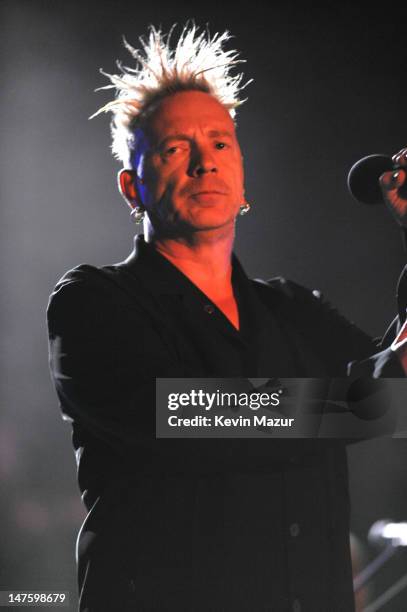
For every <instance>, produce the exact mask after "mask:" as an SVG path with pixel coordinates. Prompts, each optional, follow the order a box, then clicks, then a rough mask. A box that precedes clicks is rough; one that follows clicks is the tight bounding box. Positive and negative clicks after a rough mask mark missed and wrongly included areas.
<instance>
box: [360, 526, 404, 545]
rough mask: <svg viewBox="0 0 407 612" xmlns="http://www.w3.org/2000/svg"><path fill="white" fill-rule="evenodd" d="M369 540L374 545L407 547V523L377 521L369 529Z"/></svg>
mask: <svg viewBox="0 0 407 612" xmlns="http://www.w3.org/2000/svg"><path fill="white" fill-rule="evenodd" d="M368 540H369V542H371V543H372V544H382V543H389V544H391V545H392V546H394V547H395V548H396V547H398V546H407V523H393V522H392V521H389V520H381V521H376V523H373V525H372V526H371V528H370V529H369V534H368Z"/></svg>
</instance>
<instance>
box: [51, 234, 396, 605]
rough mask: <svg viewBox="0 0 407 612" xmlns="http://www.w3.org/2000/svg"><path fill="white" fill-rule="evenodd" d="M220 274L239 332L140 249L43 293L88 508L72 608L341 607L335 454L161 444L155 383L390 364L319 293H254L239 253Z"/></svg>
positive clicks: (288, 287)
mask: <svg viewBox="0 0 407 612" xmlns="http://www.w3.org/2000/svg"><path fill="white" fill-rule="evenodd" d="M232 280H233V286H234V291H235V295H236V298H237V301H238V306H239V314H240V323H241V328H240V331H239V332H237V331H236V329H235V328H234V327H233V326H232V325H231V324H230V322H229V321H228V320H227V318H226V317H225V316H224V315H223V314H222V313H221V312H220V311H219V310H218V309H217V308H216V306H215V305H214V304H211V303H210V302H209V300H208V298H207V297H206V296H205V295H204V294H203V293H202V292H201V291H200V290H199V289H198V288H197V287H196V286H195V285H193V284H192V283H191V282H190V281H189V280H188V279H187V278H186V277H185V276H184V275H183V274H182V273H181V272H180V271H179V270H178V269H177V268H175V267H174V266H173V265H172V264H171V263H170V262H168V261H167V260H166V259H165V258H164V257H162V256H161V255H159V254H158V253H157V252H156V251H155V250H154V249H153V248H152V247H151V246H150V245H148V244H146V243H145V242H144V241H143V239H142V237H138V238H137V239H136V241H135V250H134V252H133V253H132V254H131V255H130V257H129V258H128V259H127V260H126V261H125V262H122V263H120V264H116V265H113V266H105V267H103V268H94V267H92V266H88V265H81V266H78V267H77V268H75V269H74V270H71V271H69V272H68V273H67V274H66V275H65V276H64V277H63V278H62V279H61V281H59V283H58V284H57V286H56V288H55V290H54V292H53V294H52V296H51V299H50V303H49V308H48V324H49V336H50V358H51V373H52V377H53V380H54V383H55V386H56V390H57V393H58V396H59V399H60V402H61V407H62V411H63V414H64V416H65V418H67V419H69V420H71V421H72V425H73V442H74V446H75V449H76V453H77V459H78V465H79V472H78V475H79V485H80V488H81V491H82V492H83V499H84V503H85V505H86V507H87V509H88V511H89V514H88V516H87V519H86V520H85V523H84V525H83V527H82V530H81V532H80V535H79V538H78V569H79V586H80V602H81V603H80V609H81V610H82V611H86V610H87V611H92V612H104V611H112V612H113V611H116V610H120V611H121V610H137V611H138V610H154V611H155V610H160V611H161V610H172V609H176V610H179V611H181V610H185V611H186V610H188V611H195V610H196V611H197V612H198V611H202V612H203V611H205V612H207V611H208V610H214V611H219V612H220V611H229V610H231V611H232V610H233V611H234V612H235V611H239V610H242V611H243V610H245V611H246V610H249V609H251V610H256V611H260V610H272V611H273V612H274V611H275V612H280V611H281V612H283V611H285V610H300V609H301V610H303V611H304V610H309V611H312V612H318V611H321V612H327V611H328V610H329V611H330V612H336V611H338V612H339V611H343V612H350V611H351V610H352V609H353V603H352V602H353V595H352V582H351V568H350V561H349V546H348V536H349V500H348V489H347V466H346V453H345V447H344V444H343V443H342V442H340V441H323V440H268V439H235V440H230V439H228V440H225V439H215V440H212V439H210V440H207V439H204V440H202V439H193V440H179V439H177V440H171V439H170V440H168V439H156V438H155V377H179V378H180V377H276V376H277V377H300V376H301V377H308V376H309V377H325V376H328V377H329V376H345V375H346V374H347V372H348V364H349V363H350V362H352V361H357V362H361V360H366V359H367V360H366V361H362V363H364V364H367V365H365V366H364V368H365V369H366V368H367V370H369V371H370V372H373V371H374V370H376V375H380V374H384V375H387V376H400V375H402V370H401V368H400V366H399V365H398V362H397V359H395V357H394V356H393V355H392V354H391V353H390V352H389V351H386V350H384V351H382V352H380V353H379V356H376V357H373V358H371V357H370V356H371V355H373V354H374V353H377V352H378V347H377V346H376V344H374V342H373V341H372V340H371V339H370V338H369V337H368V336H367V335H366V334H364V333H363V332H362V331H360V330H359V329H357V328H356V327H355V326H354V325H352V324H351V323H349V322H348V321H347V320H346V319H344V318H343V317H341V316H340V315H339V314H338V313H337V312H336V311H335V310H333V309H332V308H331V307H330V306H329V305H328V304H327V303H325V302H324V301H323V300H322V299H321V297H319V295H318V294H317V293H316V292H315V294H314V293H313V292H311V291H309V290H307V289H305V288H303V287H300V286H299V285H296V284H295V283H291V282H288V281H285V280H284V279H273V280H271V281H269V282H267V283H264V282H261V281H250V280H249V279H248V278H247V276H246V275H245V273H244V271H243V270H242V268H241V266H240V264H239V262H238V260H237V259H236V257H235V256H234V258H233V278H232ZM390 341H391V339H390ZM378 363H380V371H379V372H378V371H377V369H378V366H377V364H378Z"/></svg>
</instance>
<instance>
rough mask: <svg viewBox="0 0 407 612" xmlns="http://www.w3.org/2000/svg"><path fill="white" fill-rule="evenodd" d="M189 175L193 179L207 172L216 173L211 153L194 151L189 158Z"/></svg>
mask: <svg viewBox="0 0 407 612" xmlns="http://www.w3.org/2000/svg"><path fill="white" fill-rule="evenodd" d="M190 171H191V174H192V175H193V176H195V177H199V176H202V174H206V173H208V172H217V171H218V168H217V165H216V162H215V160H214V157H213V154H212V152H210V151H208V150H207V149H206V148H205V149H203V148H202V149H199V150H195V151H194V154H193V156H192V158H191V166H190Z"/></svg>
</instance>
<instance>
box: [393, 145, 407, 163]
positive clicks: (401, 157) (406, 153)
mask: <svg viewBox="0 0 407 612" xmlns="http://www.w3.org/2000/svg"><path fill="white" fill-rule="evenodd" d="M391 160H392V162H393V164H394V165H395V166H397V167H399V168H405V167H407V147H405V148H404V149H401V150H400V151H399V152H398V153H396V154H395V155H393V157H392V158H391Z"/></svg>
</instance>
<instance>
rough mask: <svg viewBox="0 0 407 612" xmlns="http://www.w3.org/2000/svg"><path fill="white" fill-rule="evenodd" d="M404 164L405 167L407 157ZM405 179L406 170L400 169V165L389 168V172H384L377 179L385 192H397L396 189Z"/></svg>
mask: <svg viewBox="0 0 407 612" xmlns="http://www.w3.org/2000/svg"><path fill="white" fill-rule="evenodd" d="M406 151H407V150H406ZM405 166H406V167H407V157H406V162H405ZM405 180H406V172H405V171H404V170H402V169H401V167H400V168H398V169H395V170H390V172H384V174H382V175H381V177H380V179H379V181H380V186H381V188H382V189H383V190H385V191H387V192H391V191H395V192H397V190H398V189H399V188H400V187H401V186H402V185H403V184H404V181H405Z"/></svg>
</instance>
